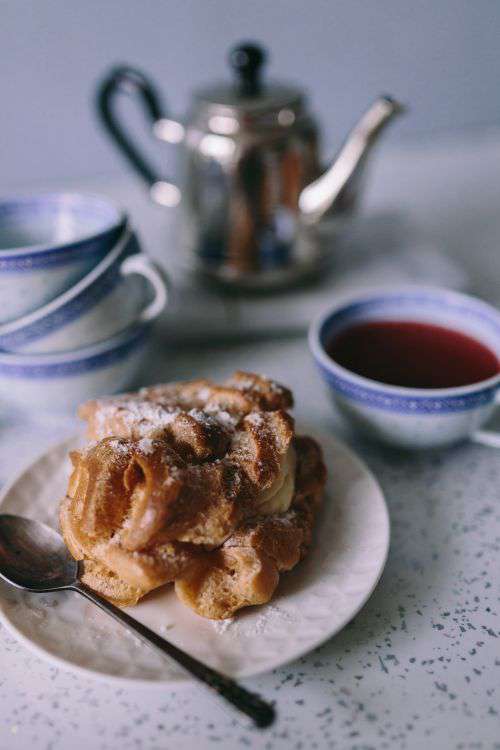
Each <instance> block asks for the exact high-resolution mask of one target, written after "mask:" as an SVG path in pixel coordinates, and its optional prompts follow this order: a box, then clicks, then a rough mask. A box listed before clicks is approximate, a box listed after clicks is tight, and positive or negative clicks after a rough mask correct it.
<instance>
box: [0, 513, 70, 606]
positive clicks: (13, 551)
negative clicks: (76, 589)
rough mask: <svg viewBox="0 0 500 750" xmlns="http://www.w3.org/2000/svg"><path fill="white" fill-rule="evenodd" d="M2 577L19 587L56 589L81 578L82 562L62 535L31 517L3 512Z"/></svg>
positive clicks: (0, 539) (0, 523) (0, 525)
mask: <svg viewBox="0 0 500 750" xmlns="http://www.w3.org/2000/svg"><path fill="white" fill-rule="evenodd" d="M0 576H1V577H2V578H3V579H5V580H6V581H7V582H8V583H11V584H12V585H13V586H17V588H22V589H29V590H30V591H39V592H43V591H55V590H56V589H64V588H69V587H70V586H72V585H73V584H75V583H76V581H77V579H78V563H77V561H76V560H74V559H73V558H72V557H71V555H70V553H69V551H68V549H67V547H66V545H65V544H64V541H63V539H62V537H61V536H60V535H59V534H58V533H57V531H54V530H53V529H51V528H50V527H49V526H46V525H45V524H43V523H39V522H38V521H33V520H31V519H29V518H21V517H20V516H12V515H7V514H4V515H0Z"/></svg>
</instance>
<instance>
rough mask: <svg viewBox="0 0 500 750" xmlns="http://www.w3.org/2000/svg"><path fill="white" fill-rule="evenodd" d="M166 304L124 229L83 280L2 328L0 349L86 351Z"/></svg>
mask: <svg viewBox="0 0 500 750" xmlns="http://www.w3.org/2000/svg"><path fill="white" fill-rule="evenodd" d="M149 289H150V290H152V294H149V295H148V293H147V292H148V290H149ZM148 296H149V297H152V299H151V301H148V299H147V298H148ZM166 299H167V289H166V284H165V280H164V276H163V273H162V271H161V270H160V268H159V267H158V266H157V265H156V264H155V263H154V262H153V261H152V260H151V259H150V258H148V257H147V256H146V255H145V254H144V253H141V252H140V247H139V243H138V240H137V237H136V235H135V234H134V233H133V232H132V231H131V230H130V229H129V228H128V227H127V226H126V227H125V229H124V230H123V231H122V234H121V236H120V239H119V241H118V242H117V243H116V245H115V247H114V248H113V249H112V250H111V251H110V252H108V253H107V254H106V255H105V257H104V258H103V259H102V260H101V261H100V262H99V263H98V264H97V265H96V266H95V268H93V269H92V270H91V271H90V272H89V273H87V274H86V275H85V276H84V277H83V279H81V280H80V281H78V282H77V283H76V284H75V285H74V286H72V287H71V288H70V289H68V290H67V291H65V292H64V293H63V294H61V295H59V296H58V297H56V298H55V299H54V300H52V301H51V302H49V303H48V304H46V305H44V306H43V307H41V308H39V309H38V310H36V311H35V312H33V313H30V314H29V315H25V316H23V317H22V318H19V319H18V320H15V321H13V322H11V323H4V324H3V325H0V348H1V349H3V350H4V351H10V352H20V353H21V352H22V353H26V354H27V353H30V354H31V353H36V354H50V353H55V352H65V351H69V350H72V349H75V348H82V347H85V346H90V345H92V344H95V343H97V342H99V341H103V340H105V339H107V338H110V337H111V336H114V335H115V334H117V333H119V332H120V331H122V330H124V329H125V328H127V327H128V326H129V325H131V324H132V323H147V322H148V321H149V320H152V319H153V318H155V317H157V315H158V314H159V313H160V312H161V311H162V310H163V308H164V307H165V304H166Z"/></svg>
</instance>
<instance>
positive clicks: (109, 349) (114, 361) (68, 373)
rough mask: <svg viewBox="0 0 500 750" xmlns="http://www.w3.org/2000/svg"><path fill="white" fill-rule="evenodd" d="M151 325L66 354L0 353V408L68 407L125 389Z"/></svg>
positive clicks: (138, 326)
mask: <svg viewBox="0 0 500 750" xmlns="http://www.w3.org/2000/svg"><path fill="white" fill-rule="evenodd" d="M151 323H152V321H151V322H149V323H137V324H134V325H132V326H129V328H127V329H126V330H125V331H122V332H121V333H119V334H118V335H116V336H113V337H111V338H109V339H106V340H105V341H101V342H100V343H99V344H94V345H92V346H87V347H83V348H81V349H74V350H73V351H69V352H59V353H56V354H18V353H15V354H13V353H10V352H8V353H7V352H0V408H2V410H3V409H9V410H23V411H26V410H31V411H36V412H40V411H41V412H44V411H46V412H47V411H48V412H54V411H55V412H64V411H67V410H71V411H72V410H74V409H75V408H76V406H78V404H80V403H82V401H86V400H87V399H90V398H94V397H96V396H101V395H105V394H109V393H116V392H118V391H121V390H123V389H125V388H128V387H129V386H130V385H131V384H133V381H134V378H135V377H136V375H137V373H138V372H139V370H140V368H141V365H142V364H143V361H144V356H145V351H144V350H145V345H146V344H147V342H148V339H149V333H150V331H151Z"/></svg>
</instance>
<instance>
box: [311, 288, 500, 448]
mask: <svg viewBox="0 0 500 750" xmlns="http://www.w3.org/2000/svg"><path fill="white" fill-rule="evenodd" d="M388 320H390V321H414V322H419V323H426V324H429V323H430V324H433V325H437V326H442V327H444V328H447V329H451V330H453V331H457V332H460V333H463V334H465V335H467V336H469V337H471V338H472V339H474V340H475V341H477V342H479V343H480V344H483V345H484V346H486V347H487V348H488V349H489V351H490V352H491V353H493V354H494V355H496V357H497V358H500V313H499V312H498V311H497V310H496V309H495V308H494V307H492V306H491V305H488V304H486V303H485V302H482V301H481V300H479V299H476V298H474V297H471V296H468V295H465V294H460V293H458V292H454V291H451V290H448V289H440V288H431V287H416V286H411V287H409V286H407V287H401V288H399V289H394V290H392V291H390V292H389V291H387V290H386V289H385V290H380V291H376V290H375V291H372V292H366V293H363V294H361V295H359V296H357V297H351V298H350V299H346V300H344V301H340V302H338V303H337V304H336V305H333V306H332V307H331V308H330V309H329V310H327V311H326V312H323V313H322V314H321V315H319V316H318V318H317V319H316V320H315V321H314V322H313V323H312V324H311V327H310V330H309V346H310V349H311V352H312V354H313V357H314V359H315V361H316V364H317V365H318V367H319V370H320V372H321V375H322V376H323V379H324V380H325V382H326V384H327V387H328V389H329V391H330V394H331V396H332V397H333V399H334V401H335V403H336V405H337V407H338V408H339V410H340V412H341V413H342V414H343V415H344V416H345V417H346V418H347V420H348V421H349V422H350V423H351V424H352V425H353V426H354V427H355V428H356V429H358V430H360V431H361V432H363V433H364V434H365V435H367V436H369V437H371V438H375V439H377V440H381V441H382V442H384V443H388V444H391V445H395V446H399V447H404V448H429V447H434V446H442V445H448V444H452V443H456V442H459V441H461V440H465V439H467V438H470V439H472V440H475V441H477V442H481V443H483V444H487V445H493V446H498V447H500V434H497V433H495V432H491V431H489V430H482V429H481V427H482V426H483V425H484V423H485V422H486V421H487V420H488V418H489V417H490V416H491V415H492V412H493V410H494V408H495V403H496V402H497V401H498V400H499V399H498V394H499V393H500V391H499V386H500V371H498V370H497V371H496V372H495V374H493V375H492V376H491V377H487V378H486V379H484V380H481V381H480V382H474V383H472V384H469V385H462V386H458V387H452V388H408V387H402V386H397V385H387V384H385V383H382V382H378V381H376V380H372V379H369V378H367V377H364V376H362V375H359V374H356V373H355V372H352V371H351V370H348V369H346V368H345V367H343V366H341V365H340V364H338V363H337V362H336V361H335V359H333V358H332V357H331V356H330V355H329V354H328V352H327V346H328V344H329V342H330V341H331V340H332V337H333V336H336V335H338V334H339V333H340V332H341V331H345V330H347V329H348V328H349V327H351V326H352V325H353V324H359V323H365V322H369V321H370V322H371V321H388Z"/></svg>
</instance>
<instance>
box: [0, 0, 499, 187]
mask: <svg viewBox="0 0 500 750" xmlns="http://www.w3.org/2000/svg"><path fill="white" fill-rule="evenodd" d="M242 37H250V38H256V39H259V40H261V41H262V42H263V43H264V44H266V45H268V46H269V47H271V48H272V61H271V63H270V66H269V67H270V72H271V73H272V75H273V76H276V77H280V78H289V79H292V80H297V81H300V82H302V84H303V85H304V86H305V87H306V88H307V89H308V90H309V92H310V95H311V99H312V103H313V106H314V108H315V110H316V111H317V112H318V114H319V115H320V116H321V118H322V121H323V125H324V131H325V140H326V144H327V147H328V148H334V147H335V146H336V145H337V144H338V143H339V141H340V140H341V138H342V135H343V134H344V133H345V131H346V130H347V128H348V127H349V125H350V124H351V123H352V122H353V120H354V119H355V118H356V116H357V115H358V113H359V112H360V111H361V110H362V109H363V108H364V107H365V106H366V105H367V104H368V102H369V101H370V99H371V98H372V97H373V96H374V95H375V94H377V93H379V92H385V91H387V92H389V93H392V94H394V95H395V96H398V97H400V98H402V99H403V100H405V101H407V102H408V103H410V104H411V113H410V115H409V116H408V117H407V118H406V119H405V121H400V123H399V124H398V126H397V127H394V128H393V129H392V131H391V133H390V135H389V138H390V139H391V140H392V141H396V140H401V139H403V140H404V141H407V140H409V139H410V140H415V139H417V138H419V139H420V138H422V137H427V138H428V137H429V135H432V136H433V135H434V134H436V133H438V132H439V131H443V130H449V129H453V130H456V129H462V128H468V127H476V126H483V125H497V124H498V123H499V122H500V91H499V81H500V51H499V48H500V45H499V39H500V2H499V1H498V0H474V2H471V0H418V2H407V0H378V1H376V0H338V1H336V2H335V1H334V0H330V1H327V0H310V1H309V2H304V0H272V1H270V0H246V1H245V2H242V1H240V0H232V1H231V0H182V1H181V2H179V0H161V1H160V0H106V2H103V1H102V0H85V2H77V1H76V0H37V1H36V2H35V0H31V1H28V0H0V62H1V64H0V92H1V100H0V101H1V102H2V105H1V119H0V165H1V166H0V189H4V188H6V187H10V186H14V185H21V186H22V185H27V184H36V183H37V182H40V181H42V182H47V181H57V180H62V179H66V178H72V179H77V180H78V179H80V178H85V177H89V176H93V175H111V174H117V173H120V172H123V171H124V170H125V167H124V165H123V164H122V162H121V160H120V159H119V158H118V156H117V155H116V153H115V152H114V151H113V150H112V149H111V148H110V146H109V144H108V143H107V142H106V141H105V139H104V137H103V135H102V134H101V133H100V132H99V129H98V127H97V124H96V121H95V118H94V116H93V113H92V106H91V100H92V92H93V89H94V86H95V83H96V81H97V80H98V78H99V76H100V75H101V74H102V73H103V72H104V71H105V70H106V69H107V68H108V66H110V65H111V64H113V63H116V62H122V61H127V62H131V63H133V64H135V65H138V66H141V67H143V68H144V69H145V70H146V71H149V72H150V73H151V75H152V76H153V77H154V79H156V80H157V81H158V82H159V83H160V84H161V88H162V89H163V91H164V93H165V96H166V99H167V101H168V103H169V106H170V108H171V110H172V111H173V112H182V111H183V110H184V109H185V107H186V105H187V103H188V101H189V91H190V90H191V88H192V87H193V86H194V85H197V84H199V83H200V82H203V81H207V80H211V79H213V78H214V77H224V76H225V75H226V64H225V55H226V50H227V48H228V46H229V45H231V44H233V43H234V42H235V41H237V40H239V39H240V38H242ZM125 106H126V107H128V106H129V105H128V103H126V104H125ZM132 119H134V121H135V124H136V126H137V127H138V128H139V129H142V130H144V133H145V134H146V128H145V126H141V123H140V121H139V118H134V117H133V116H132ZM150 148H152V145H151V146H150ZM161 148H162V147H161V146H156V149H155V150H156V152H157V153H158V152H159V150H160V149H161Z"/></svg>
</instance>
